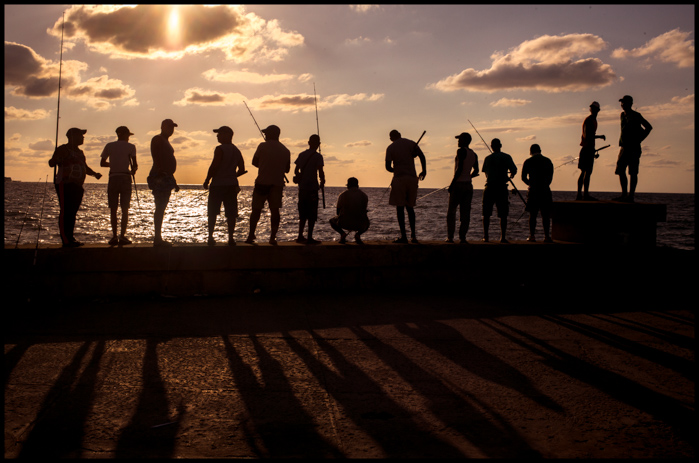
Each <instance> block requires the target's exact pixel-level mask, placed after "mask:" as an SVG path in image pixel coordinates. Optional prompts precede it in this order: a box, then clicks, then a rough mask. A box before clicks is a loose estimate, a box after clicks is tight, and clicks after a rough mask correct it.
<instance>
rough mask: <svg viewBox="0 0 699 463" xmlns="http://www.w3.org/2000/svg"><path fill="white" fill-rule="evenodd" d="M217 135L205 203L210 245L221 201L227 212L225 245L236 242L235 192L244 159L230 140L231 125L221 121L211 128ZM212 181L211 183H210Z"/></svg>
mask: <svg viewBox="0 0 699 463" xmlns="http://www.w3.org/2000/svg"><path fill="white" fill-rule="evenodd" d="M214 133H216V139H217V140H218V142H219V143H220V145H218V146H217V147H216V148H215V149H214V159H213V160H212V161H211V166H209V171H208V172H207V174H206V179H205V180H204V189H205V190H209V203H208V207H207V216H208V230H209V238H208V240H207V243H208V245H209V246H213V245H215V244H216V240H215V239H214V228H215V227H216V217H217V216H218V215H219V214H220V213H221V203H223V207H224V208H225V212H226V220H227V221H228V245H229V246H235V239H234V238H233V233H234V232H235V224H236V222H237V220H238V193H239V192H240V185H239V184H238V177H240V176H241V175H243V174H245V173H246V172H247V171H246V170H245V161H244V160H243V154H242V153H241V152H240V150H239V149H238V147H237V146H235V145H234V144H233V129H231V128H230V127H228V126H226V125H224V126H222V127H220V128H218V129H214ZM209 181H211V186H209Z"/></svg>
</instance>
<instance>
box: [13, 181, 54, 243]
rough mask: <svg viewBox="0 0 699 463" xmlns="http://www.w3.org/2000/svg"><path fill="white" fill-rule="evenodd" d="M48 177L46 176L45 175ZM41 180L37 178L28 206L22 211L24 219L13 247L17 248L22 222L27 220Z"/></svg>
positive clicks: (22, 228) (22, 227)
mask: <svg viewBox="0 0 699 463" xmlns="http://www.w3.org/2000/svg"><path fill="white" fill-rule="evenodd" d="M46 178H47V179H48V176H47V177H46ZM39 182H41V179H39V180H37V182H36V183H37V185H36V187H34V189H33V190H32V197H31V198H29V206H27V211H26V212H25V213H24V220H22V226H21V227H20V228H19V235H17V242H16V243H15V249H17V246H18V245H19V238H20V237H21V236H22V230H24V224H25V223H26V222H27V215H28V214H29V209H30V208H31V207H32V202H34V195H35V194H36V190H38V189H39V185H40V183H39Z"/></svg>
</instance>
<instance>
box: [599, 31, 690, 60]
mask: <svg viewBox="0 0 699 463" xmlns="http://www.w3.org/2000/svg"><path fill="white" fill-rule="evenodd" d="M690 34H691V33H690V32H682V31H680V30H679V29H673V30H671V31H669V32H666V33H664V34H662V35H659V36H658V37H655V38H653V39H651V40H649V41H648V42H647V43H646V44H645V45H643V46H641V47H638V48H634V49H633V50H626V49H625V48H617V49H616V50H614V51H613V52H612V57H614V58H647V60H648V62H650V61H651V60H653V59H656V60H660V61H662V62H664V63H674V64H675V65H677V67H678V68H688V67H692V66H694V40H689V35H690Z"/></svg>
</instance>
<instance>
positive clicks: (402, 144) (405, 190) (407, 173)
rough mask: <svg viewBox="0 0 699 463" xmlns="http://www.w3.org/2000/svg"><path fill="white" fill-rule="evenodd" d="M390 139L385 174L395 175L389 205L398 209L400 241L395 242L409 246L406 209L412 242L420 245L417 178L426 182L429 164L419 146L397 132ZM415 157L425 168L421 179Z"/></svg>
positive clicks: (390, 134)
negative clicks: (416, 221)
mask: <svg viewBox="0 0 699 463" xmlns="http://www.w3.org/2000/svg"><path fill="white" fill-rule="evenodd" d="M388 136H389V138H390V140H391V142H392V143H391V144H390V145H388V148H386V170H387V171H389V172H392V173H393V180H391V193H390V195H389V197H388V204H389V205H391V206H396V213H397V215H398V227H399V228H400V238H397V239H395V240H393V242H394V243H407V242H408V237H407V234H406V231H405V209H407V210H408V221H409V222H410V234H411V240H410V242H411V243H415V244H417V242H418V241H417V237H416V236H415V209H414V207H415V201H417V186H418V178H419V180H424V179H425V177H426V176H427V161H426V160H425V155H424V154H423V152H422V150H421V149H420V147H419V146H418V144H417V143H415V142H414V141H412V140H408V139H407V138H403V137H402V136H401V134H400V132H398V131H397V130H391V132H390V133H389V134H388ZM416 157H417V158H420V164H421V165H422V172H421V173H420V176H419V177H418V175H417V172H416V171H415V158H416Z"/></svg>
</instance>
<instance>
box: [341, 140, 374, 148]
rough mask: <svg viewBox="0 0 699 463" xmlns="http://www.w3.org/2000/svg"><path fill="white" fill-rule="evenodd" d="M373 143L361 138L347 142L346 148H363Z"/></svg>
mask: <svg viewBox="0 0 699 463" xmlns="http://www.w3.org/2000/svg"><path fill="white" fill-rule="evenodd" d="M372 144H373V143H371V141H369V140H359V141H354V142H351V143H347V144H345V148H363V147H365V146H371V145H372Z"/></svg>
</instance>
